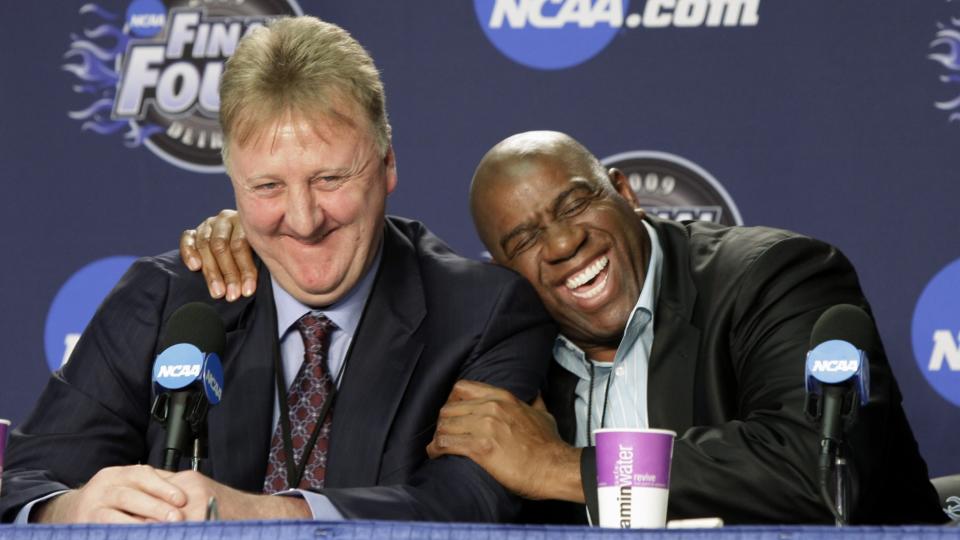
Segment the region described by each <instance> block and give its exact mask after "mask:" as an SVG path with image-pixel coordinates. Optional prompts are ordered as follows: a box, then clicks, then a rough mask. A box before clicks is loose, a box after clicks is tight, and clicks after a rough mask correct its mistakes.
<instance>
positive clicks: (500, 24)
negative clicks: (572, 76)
mask: <svg viewBox="0 0 960 540" xmlns="http://www.w3.org/2000/svg"><path fill="white" fill-rule="evenodd" d="M628 4H629V1H628V0H474V3H473V5H474V9H475V10H476V13H477V19H478V20H479V21H480V26H481V28H483V32H484V33H485V34H486V35H487V38H488V39H489V40H490V42H491V43H493V45H494V47H496V48H497V49H499V50H500V52H502V53H503V54H505V55H506V56H507V57H509V58H510V59H512V60H513V61H515V62H518V63H520V64H523V65H525V66H527V67H532V68H537V69H560V68H566V67H570V66H575V65H577V64H579V63H581V62H584V61H586V60H589V59H590V58H593V57H594V56H595V55H596V54H597V53H599V52H600V51H602V50H603V49H604V48H605V47H606V46H607V45H608V44H609V43H610V41H612V40H613V37H614V36H615V35H616V34H617V31H618V30H619V28H620V26H621V25H622V24H623V14H624V13H625V12H626V11H627V8H628Z"/></svg>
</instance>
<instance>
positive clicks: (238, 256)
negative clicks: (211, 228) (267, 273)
mask: <svg viewBox="0 0 960 540" xmlns="http://www.w3.org/2000/svg"><path fill="white" fill-rule="evenodd" d="M230 252H231V253H233V259H234V261H236V263H237V268H239V270H240V285H241V289H240V293H241V294H243V295H244V296H247V297H250V296H253V293H254V291H256V290H257V267H256V265H255V264H254V262H253V250H252V249H251V248H250V242H248V241H247V233H246V232H245V231H244V230H243V227H242V226H240V223H239V222H235V223H234V225H233V234H232V235H231V237H230Z"/></svg>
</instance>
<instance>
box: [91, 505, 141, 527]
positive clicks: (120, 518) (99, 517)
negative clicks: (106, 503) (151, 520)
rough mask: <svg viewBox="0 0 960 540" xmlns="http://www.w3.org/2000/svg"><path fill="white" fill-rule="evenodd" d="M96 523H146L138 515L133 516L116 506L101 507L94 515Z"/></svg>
mask: <svg viewBox="0 0 960 540" xmlns="http://www.w3.org/2000/svg"><path fill="white" fill-rule="evenodd" d="M93 521H94V523H108V524H112V525H125V524H126V525H129V524H139V523H144V522H145V521H148V520H145V519H143V518H139V517H137V516H131V515H130V514H127V513H125V512H123V511H120V510H117V509H115V508H107V507H104V508H99V509H98V510H97V512H96V515H94V516H93Z"/></svg>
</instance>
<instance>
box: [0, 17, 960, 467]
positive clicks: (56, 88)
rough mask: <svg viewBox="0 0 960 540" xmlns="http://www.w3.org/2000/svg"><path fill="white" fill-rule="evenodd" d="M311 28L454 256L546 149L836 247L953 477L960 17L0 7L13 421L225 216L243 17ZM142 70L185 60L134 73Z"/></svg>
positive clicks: (656, 191)
mask: <svg viewBox="0 0 960 540" xmlns="http://www.w3.org/2000/svg"><path fill="white" fill-rule="evenodd" d="M186 4H193V5H195V6H199V8H201V11H199V12H197V13H198V15H197V18H196V20H195V21H194V22H196V24H194V25H193V26H190V25H189V24H187V23H189V21H188V20H187V18H184V19H183V21H187V22H185V23H184V24H185V25H186V26H184V27H183V28H181V29H179V30H178V32H180V37H184V36H186V37H187V38H190V39H188V40H187V45H186V46H185V47H183V48H182V49H183V50H182V51H179V53H180V54H181V56H184V55H185V56H190V55H192V56H190V58H189V59H188V60H189V61H188V62H186V63H183V62H181V63H180V64H181V65H180V67H172V66H174V64H176V61H177V60H179V59H180V58H179V57H177V55H176V53H178V51H177V50H175V49H176V47H172V48H167V49H164V47H163V45H164V44H168V41H169V40H168V38H169V37H170V36H171V35H172V34H173V32H171V31H169V30H164V26H163V24H165V23H170V22H171V21H172V20H173V19H174V18H173V17H172V14H173V13H175V12H176V13H181V14H187V15H189V13H192V12H191V11H190V9H188V8H187V6H186ZM204 8H209V9H207V10H206V11H203V9H204ZM299 12H303V13H308V14H314V15H318V16H320V17H322V18H325V19H327V20H330V21H332V22H335V23H337V24H339V25H341V26H343V27H345V28H347V29H348V30H350V31H351V32H352V33H353V34H354V35H355V36H356V37H357V38H358V39H359V41H360V42H361V43H363V44H364V45H365V46H366V47H367V48H368V49H369V50H370V52H371V54H372V55H373V57H374V58H375V59H376V61H377V63H378V65H379V67H380V69H381V70H382V72H383V78H384V81H385V84H386V87H387V93H388V107H389V109H390V114H391V120H392V124H393V128H394V147H395V149H396V153H397V158H398V165H399V173H400V185H399V187H398V189H397V191H396V192H395V193H394V194H393V195H391V197H390V201H389V211H390V212H392V213H395V214H401V215H405V216H410V217H416V218H418V219H420V220H422V221H424V222H425V223H426V224H427V225H428V226H429V227H431V228H432V229H433V230H434V231H436V232H437V233H438V234H440V235H441V236H443V237H444V238H445V239H446V240H447V241H448V242H449V243H450V244H452V245H453V246H454V247H455V248H456V249H457V250H458V251H460V252H461V253H464V254H467V255H470V256H480V254H481V250H482V247H481V245H480V243H479V241H478V240H477V238H476V236H475V234H474V232H473V229H472V226H471V223H470V220H469V215H468V212H467V205H466V196H467V187H468V183H469V179H470V176H471V174H472V172H473V168H474V166H475V165H476V163H477V161H478V160H479V158H480V157H481V156H482V155H483V153H484V152H485V151H486V150H487V149H488V148H489V147H490V146H491V145H492V144H494V143H495V142H497V141H498V140H500V139H502V138H503V137H505V136H506V135H508V134H511V133H513V132H517V131H523V130H529V129H557V130H561V131H565V132H568V133H570V134H572V135H574V136H575V137H577V138H578V139H579V140H581V141H582V142H583V143H584V144H585V145H586V146H587V147H589V148H590V149H592V150H593V151H594V152H595V153H596V154H597V155H598V156H600V157H603V158H612V160H611V161H612V162H616V163H619V164H621V165H624V166H628V168H630V167H633V168H632V169H631V171H632V172H633V173H634V176H633V178H632V181H633V182H634V187H635V188H636V189H638V191H640V192H641V196H648V199H649V200H650V201H651V202H650V204H651V205H652V206H656V207H657V208H658V211H662V212H666V213H670V212H674V213H677V215H681V216H693V217H699V218H704V219H709V218H716V219H721V220H727V221H728V222H730V221H737V219H736V217H737V214H739V217H740V218H741V219H742V222H743V223H745V224H748V225H749V224H763V225H772V226H777V227H784V228H788V229H793V230H796V231H800V232H802V233H805V234H809V235H812V236H816V237H820V238H823V239H825V240H827V241H830V242H832V243H834V244H836V245H837V246H839V247H840V248H842V249H843V250H844V251H845V252H846V253H847V255H848V256H849V257H850V258H851V259H852V260H853V262H854V264H855V265H856V266H857V268H858V269H859V272H860V277H861V281H862V284H863V287H864V289H865V290H866V292H867V295H868V297H869V298H870V299H871V301H872V304H873V308H874V311H875V315H876V318H877V321H878V324H879V326H880V329H881V332H882V334H883V336H884V340H885V343H886V348H887V352H888V355H889V357H890V360H891V362H892V364H893V369H894V371H895V373H896V376H897V378H898V380H899V381H900V385H901V388H902V390H903V393H904V401H905V406H906V409H907V413H908V415H909V417H910V420H911V422H912V424H913V427H914V430H915V433H916V435H917V437H918V439H919V442H920V445H921V450H922V452H923V454H924V456H925V457H926V459H927V461H928V463H929V465H930V467H931V473H932V474H933V475H941V474H947V473H957V472H960V465H957V462H956V457H955V456H957V455H960V437H957V436H955V435H954V432H955V426H957V425H958V424H960V409H958V405H960V347H958V341H960V336H958V333H960V263H956V261H958V258H960V240H958V238H957V236H958V234H957V231H958V229H957V227H956V223H957V219H956V218H957V215H958V213H957V204H958V201H960V183H958V182H957V173H956V171H957V170H958V169H960V152H958V151H957V150H958V148H960V114H958V113H957V111H958V110H960V99H958V96H960V61H958V55H960V50H958V48H960V32H958V30H960V4H958V3H957V2H951V1H950V0H924V1H922V2H918V1H916V0H877V1H873V2H837V1H836V0H646V1H644V0H551V1H549V2H544V1H543V0H540V1H537V0H458V1H441V0H434V1H413V0H410V1H393V2H384V1H382V0H349V1H346V0H341V1H334V0H327V1H323V0H299V2H298V3H297V2H293V1H286V0H274V1H268V0H264V1H255V0H246V1H237V2H223V1H222V0H209V1H207V2H204V1H196V2H186V1H182V2H178V1H174V0H170V1H167V2H165V3H161V2H159V0H136V1H134V2H129V1H118V0H101V1H99V2H97V3H96V4H88V3H84V2H74V1H61V2H25V1H20V2H16V1H13V0H9V1H6V2H3V3H2V4H0V25H2V30H3V31H2V32H0V51H2V52H0V55H2V56H0V62H2V64H0V73H2V74H3V81H2V82H0V107H2V118H3V120H2V121H0V156H2V167H0V174H2V177H3V196H2V201H3V203H2V204H3V212H2V213H0V226H2V230H3V231H4V233H3V234H2V235H0V248H2V252H3V253H5V254H6V255H5V259H4V262H5V264H4V265H3V269H2V270H0V272H2V274H0V275H2V285H0V287H2V296H0V298H2V299H3V301H4V303H5V309H3V310H2V311H0V329H2V330H0V331H2V332H3V334H2V338H3V342H4V343H6V345H5V346H4V347H3V353H2V354H0V417H7V418H10V419H11V420H13V422H14V424H16V423H18V422H20V421H22V420H23V419H24V418H25V417H26V415H27V413H28V411H29V408H30V407H31V406H32V404H33V401H34V400H35V398H36V396H37V394H38V393H39V392H40V390H41V388H42V387H43V384H44V381H45V380H46V378H47V377H48V376H49V373H50V370H51V367H52V366H53V367H55V366H58V365H59V363H60V362H61V361H62V359H63V357H64V353H65V351H66V350H68V349H69V346H70V344H71V343H72V342H73V341H74V340H75V339H76V337H77V335H78V334H79V332H81V331H82V328H83V325H84V324H85V321H86V320H87V319H88V318H89V316H90V315H91V314H92V312H93V309H94V308H95V306H96V304H97V303H98V302H99V299H100V298H102V296H103V294H104V293H105V291H106V290H108V289H109V287H110V286H111V285H112V284H113V282H115V280H116V278H117V276H118V275H119V273H121V272H122V271H123V269H124V268H125V266H126V265H127V264H128V263H129V260H130V259H129V257H133V256H142V255H150V254H155V253H158V252H161V251H166V250H169V249H173V248H174V247H175V246H176V242H177V239H178V236H179V233H180V231H181V230H182V229H184V228H186V227H188V226H192V225H194V224H196V223H198V222H199V221H200V220H201V218H203V217H205V216H207V215H211V214H212V213H215V212H216V211H217V210H219V209H220V208H222V207H228V206H232V205H233V201H232V194H231V190H230V186H229V183H228V180H227V178H226V176H225V175H224V174H222V173H217V172H209V170H210V169H216V164H215V163H213V164H212V165H211V163H210V162H209V160H210V156H211V155H214V156H215V151H213V150H211V146H215V144H216V143H215V141H216V135H217V128H216V125H215V123H212V122H211V120H210V112H209V111H208V110H206V109H209V105H210V104H209V100H207V102H204V100H203V96H204V88H207V90H209V87H207V86H204V82H203V80H204V77H203V75H204V74H207V75H209V74H210V73H209V72H207V71H205V70H207V69H208V66H210V65H212V66H213V68H210V69H213V73H214V75H215V73H216V67H217V63H218V62H219V61H220V60H222V55H223V54H224V53H225V52H229V49H230V47H229V41H230V39H229V38H224V36H226V35H228V34H229V33H228V32H227V30H229V28H230V24H232V23H231V21H233V22H236V21H241V22H242V21H244V20H245V21H246V22H243V23H242V24H249V23H250V22H251V21H255V20H259V19H262V18H263V17H264V16H267V15H271V14H278V13H299ZM244 17H246V19H244ZM204 25H207V26H204ZM201 26H202V27H204V28H208V29H209V30H210V31H209V32H207V31H206V30H202V31H201V29H200V28H201ZM243 28H245V26H243ZM238 29H239V27H238ZM219 30H222V31H223V32H221V33H219V34H218V33H217V31H219ZM205 33H206V34H207V35H206V37H204V36H203V34H205ZM213 36H219V38H216V39H215V38H214V37H213ZM218 39H219V41H218ZM198 43H200V45H197V44H198ZM158 44H159V45H158ZM193 46H196V47H195V48H191V47H193ZM151 47H152V49H151ZM134 50H141V51H142V52H143V54H144V55H146V54H147V52H148V51H149V50H164V51H165V54H166V55H167V56H166V59H164V60H163V61H158V62H157V63H155V64H150V63H149V62H146V63H144V62H145V61H144V62H141V63H140V64H138V65H139V67H137V66H134V65H133V64H135V63H136V62H134V61H133V60H132V59H133V58H135V57H137V58H138V59H139V60H138V61H141V60H142V58H146V56H144V57H142V58H141V57H138V56H137V55H139V54H141V53H136V54H134V52H133V51H134ZM194 53H195V54H194ZM201 56H206V57H207V58H199V57H201ZM184 65H188V67H183V66H184ZM189 66H193V67H192V68H191V67H189ZM138 69H139V71H138ZM178 69H179V70H181V71H177V70H178ZM151 73H153V74H154V75H156V78H157V81H156V82H155V83H153V84H152V85H151V83H150V81H149V77H148V76H149V75H150V74H151ZM207 84H209V83H207ZM123 85H128V87H127V91H128V92H131V93H130V95H132V96H134V97H136V98H137V99H142V100H143V101H141V102H137V103H139V104H140V105H143V107H141V108H140V109H137V110H136V111H135V112H134V113H129V111H127V110H126V109H124V108H123V107H121V106H119V105H118V103H117V95H118V94H119V93H120V90H119V89H120V87H122V86H123ZM137 85H139V86H137ZM194 85H196V86H194ZM153 86H156V87H157V88H156V90H154V89H153ZM131 89H132V90H131ZM138 89H139V90H138ZM191 92H193V93H194V94H195V96H194V97H193V98H191ZM163 96H166V98H164V97H163ZM174 98H178V99H183V100H186V101H184V102H182V103H180V105H181V106H182V107H181V108H183V109H184V110H183V111H179V112H178V111H176V110H174V109H175V108H176V107H175V106H174V105H176V104H175V103H174V104H171V103H173V102H174V101H176V99H174ZM164 107H166V109H164ZM205 107H206V109H205ZM141 112H142V113H144V115H143V116H142V117H138V113H141ZM165 134H166V135H165ZM168 135H169V136H168ZM177 140H179V141H180V142H177ZM641 151H643V152H641ZM638 152H641V153H638ZM651 152H656V153H651ZM629 156H633V158H637V159H634V161H630V160H629V159H628V157H629ZM637 156H640V158H644V156H645V158H644V159H646V160H647V161H643V159H640V158H638V157H637ZM651 156H652V157H651ZM633 158H631V159H633ZM644 167H646V168H644ZM201 169H202V170H207V171H208V172H198V171H199V170H201ZM684 190H686V191H684ZM698 190H699V191H698ZM684 193H686V194H684ZM717 208H719V209H720V210H719V211H718V212H714V210H716V209H717ZM671 209H672V210H671ZM684 212H686V214H684ZM951 263H954V264H951Z"/></svg>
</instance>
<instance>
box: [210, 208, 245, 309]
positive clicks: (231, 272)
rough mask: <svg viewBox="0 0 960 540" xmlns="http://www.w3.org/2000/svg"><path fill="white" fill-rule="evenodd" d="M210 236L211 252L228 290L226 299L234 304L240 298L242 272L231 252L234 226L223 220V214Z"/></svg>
mask: <svg viewBox="0 0 960 540" xmlns="http://www.w3.org/2000/svg"><path fill="white" fill-rule="evenodd" d="M211 228H212V232H211V234H210V251H211V252H213V256H214V258H216V260H217V266H219V268H220V275H221V276H222V278H223V283H224V286H225V288H226V299H227V301H228V302H233V301H234V300H236V299H237V298H239V297H240V287H241V284H240V270H239V269H238V268H237V263H236V261H235V260H234V258H233V252H232V251H231V249H230V248H231V245H230V244H231V237H232V235H233V224H232V223H231V222H230V220H229V219H224V218H223V213H222V212H221V215H219V216H217V217H215V218H214V219H213V223H212V225H211Z"/></svg>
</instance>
